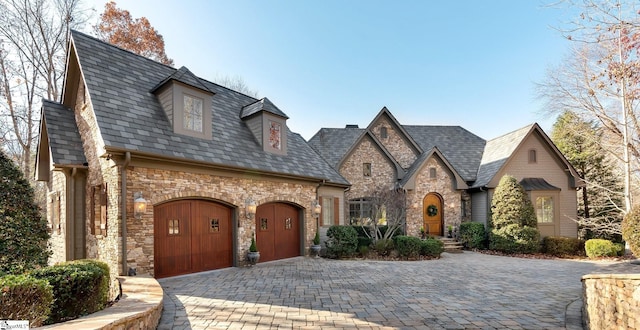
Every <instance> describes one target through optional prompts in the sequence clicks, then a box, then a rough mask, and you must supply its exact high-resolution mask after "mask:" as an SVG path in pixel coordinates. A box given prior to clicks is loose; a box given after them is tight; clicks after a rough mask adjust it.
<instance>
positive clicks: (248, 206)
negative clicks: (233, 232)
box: [244, 197, 257, 219]
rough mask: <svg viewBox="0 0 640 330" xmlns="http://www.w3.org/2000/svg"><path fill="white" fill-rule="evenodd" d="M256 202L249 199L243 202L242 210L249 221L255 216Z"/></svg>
mask: <svg viewBox="0 0 640 330" xmlns="http://www.w3.org/2000/svg"><path fill="white" fill-rule="evenodd" d="M256 208H257V206H256V201H254V200H253V199H252V198H251V197H249V198H247V200H246V201H245V202H244V210H245V212H244V213H245V215H246V216H247V219H251V218H253V217H254V216H255V215H256Z"/></svg>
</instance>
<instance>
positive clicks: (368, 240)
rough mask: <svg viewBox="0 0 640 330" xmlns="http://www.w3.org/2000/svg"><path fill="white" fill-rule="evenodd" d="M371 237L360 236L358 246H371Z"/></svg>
mask: <svg viewBox="0 0 640 330" xmlns="http://www.w3.org/2000/svg"><path fill="white" fill-rule="evenodd" d="M371 242H372V240H371V238H369V237H358V248H361V247H370V246H371Z"/></svg>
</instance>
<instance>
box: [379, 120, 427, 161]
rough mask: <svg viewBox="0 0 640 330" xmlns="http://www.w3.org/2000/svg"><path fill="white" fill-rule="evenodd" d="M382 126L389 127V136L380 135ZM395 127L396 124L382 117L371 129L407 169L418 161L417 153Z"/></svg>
mask: <svg viewBox="0 0 640 330" xmlns="http://www.w3.org/2000/svg"><path fill="white" fill-rule="evenodd" d="M381 127H386V128H387V138H382V137H381V136H380V128H381ZM394 127H395V125H391V123H390V122H389V121H388V120H387V119H386V118H381V119H380V120H379V121H378V122H377V123H376V124H375V126H373V128H372V129H371V131H372V132H373V135H375V136H376V138H378V140H380V142H381V143H382V144H383V145H384V147H385V148H386V149H387V150H388V151H389V153H390V154H391V155H392V156H393V158H395V160H396V161H397V162H398V163H399V164H400V166H402V168H404V169H407V168H409V167H411V165H413V163H414V162H415V161H416V159H417V155H416V154H415V153H414V152H413V150H412V149H411V147H410V146H409V144H408V143H407V141H406V140H405V139H403V138H402V136H401V135H400V133H399V132H397V131H396V130H395V128H394Z"/></svg>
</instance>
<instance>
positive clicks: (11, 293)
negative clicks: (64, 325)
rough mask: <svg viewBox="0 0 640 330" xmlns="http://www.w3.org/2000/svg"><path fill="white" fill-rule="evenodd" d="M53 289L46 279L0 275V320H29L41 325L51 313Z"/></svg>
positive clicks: (30, 322) (30, 323)
mask: <svg viewBox="0 0 640 330" xmlns="http://www.w3.org/2000/svg"><path fill="white" fill-rule="evenodd" d="M52 304H53V290H52V288H51V285H50V284H49V283H48V282H47V281H46V280H40V279H36V278H33V277H31V276H28V275H7V276H3V277H0V306H2V308H0V320H29V325H30V326H31V327H39V326H42V324H43V322H44V321H45V320H46V319H47V318H48V317H49V314H50V313H51V305H52Z"/></svg>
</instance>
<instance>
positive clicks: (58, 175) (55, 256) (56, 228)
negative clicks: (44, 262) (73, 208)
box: [47, 171, 67, 265]
mask: <svg viewBox="0 0 640 330" xmlns="http://www.w3.org/2000/svg"><path fill="white" fill-rule="evenodd" d="M49 180H50V181H49V189H48V190H49V191H48V193H47V222H48V224H49V228H51V238H50V239H49V244H50V245H49V246H50V249H51V252H52V254H51V257H49V264H51V265H53V264H55V263H58V262H63V261H66V260H67V246H66V240H65V238H66V229H67V226H66V223H67V221H66V219H67V195H66V194H65V191H66V185H67V184H66V177H65V174H64V173H63V172H62V171H52V172H51V176H50V178H49ZM54 193H56V194H58V195H59V196H60V209H59V215H58V217H59V221H60V222H59V224H57V225H54V224H53V222H54V219H53V215H54V211H53V210H52V207H53V205H52V203H50V202H49V201H50V198H51V194H54Z"/></svg>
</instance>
